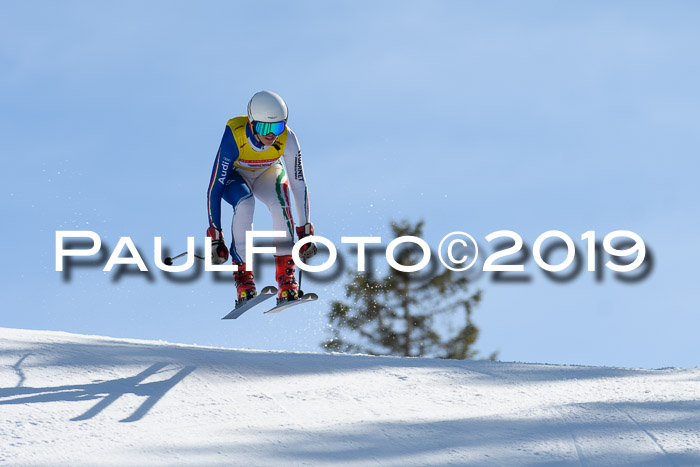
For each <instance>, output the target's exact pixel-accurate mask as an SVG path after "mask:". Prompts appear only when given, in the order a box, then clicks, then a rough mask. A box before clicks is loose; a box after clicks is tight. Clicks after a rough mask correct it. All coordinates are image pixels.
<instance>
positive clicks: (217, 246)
mask: <svg viewBox="0 0 700 467" xmlns="http://www.w3.org/2000/svg"><path fill="white" fill-rule="evenodd" d="M207 237H210V238H211V263H212V264H224V263H225V262H226V260H227V259H228V248H226V242H224V233H223V232H222V231H221V230H217V229H216V228H214V227H209V228H208V229H207Z"/></svg>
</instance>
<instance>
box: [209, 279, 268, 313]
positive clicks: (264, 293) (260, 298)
mask: <svg viewBox="0 0 700 467" xmlns="http://www.w3.org/2000/svg"><path fill="white" fill-rule="evenodd" d="M275 295H277V287H274V286H272V285H268V286H267V287H264V288H263V289H262V290H261V291H260V293H259V294H258V295H256V296H255V297H253V298H251V299H250V300H247V301H246V302H245V303H243V304H242V305H240V306H237V307H236V308H234V309H233V310H231V312H230V313H229V314H227V315H226V316H224V317H223V318H221V319H236V318H238V317H239V316H241V315H242V314H243V313H245V312H246V311H248V310H249V309H250V308H253V307H254V306H255V305H258V304H259V303H262V302H264V301H265V300H267V299H268V298H272V297H274V296H275Z"/></svg>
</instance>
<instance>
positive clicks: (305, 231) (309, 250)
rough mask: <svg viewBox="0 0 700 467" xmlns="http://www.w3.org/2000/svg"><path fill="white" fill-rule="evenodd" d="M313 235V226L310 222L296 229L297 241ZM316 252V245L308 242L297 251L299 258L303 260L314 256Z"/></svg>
mask: <svg viewBox="0 0 700 467" xmlns="http://www.w3.org/2000/svg"><path fill="white" fill-rule="evenodd" d="M313 234H314V225H313V224H312V223H311V222H309V223H308V224H305V225H302V226H301V227H297V237H299V240H301V239H302V238H304V237H308V236H309V235H313ZM317 251H318V249H317V248H316V244H315V243H314V242H309V243H307V244H306V245H304V246H302V247H301V248H300V249H299V256H301V257H302V258H304V259H308V258H311V257H312V256H313V255H315V254H316V252H317Z"/></svg>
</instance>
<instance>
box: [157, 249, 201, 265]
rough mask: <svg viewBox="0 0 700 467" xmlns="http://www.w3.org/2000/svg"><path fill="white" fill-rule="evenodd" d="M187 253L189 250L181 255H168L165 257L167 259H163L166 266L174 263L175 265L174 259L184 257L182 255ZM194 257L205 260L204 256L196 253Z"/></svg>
mask: <svg viewBox="0 0 700 467" xmlns="http://www.w3.org/2000/svg"><path fill="white" fill-rule="evenodd" d="M186 254H187V252H186V251H185V252H184V253H180V254H179V255H177V256H173V257H172V258H171V257H170V256H168V257H167V258H165V259H164V260H163V263H165V265H166V266H172V265H173V260H174V259H178V258H182V257H183V256H185V255H186ZM194 257H195V258H197V259H201V260H204V258H202V257H201V256H199V255H194Z"/></svg>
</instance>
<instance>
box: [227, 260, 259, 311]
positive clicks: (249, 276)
mask: <svg viewBox="0 0 700 467" xmlns="http://www.w3.org/2000/svg"><path fill="white" fill-rule="evenodd" d="M234 264H236V263H234ZM233 277H234V279H236V289H237V291H238V300H236V306H238V305H240V304H241V303H243V302H245V301H246V300H250V299H251V298H253V297H255V296H256V295H257V294H258V292H257V290H255V277H254V276H253V271H246V269H245V263H241V264H238V271H236V272H234V273H233Z"/></svg>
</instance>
